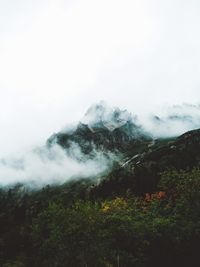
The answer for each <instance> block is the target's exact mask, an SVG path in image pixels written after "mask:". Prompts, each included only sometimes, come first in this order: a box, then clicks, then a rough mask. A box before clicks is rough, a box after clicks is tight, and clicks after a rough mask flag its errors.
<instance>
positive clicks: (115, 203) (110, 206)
mask: <svg viewBox="0 0 200 267" xmlns="http://www.w3.org/2000/svg"><path fill="white" fill-rule="evenodd" d="M127 206H128V204H127V202H126V200H125V199H124V198H120V197H117V198H115V199H114V200H111V201H105V202H103V203H102V207H101V211H102V212H104V213H107V212H109V211H112V210H124V209H126V208H127Z"/></svg>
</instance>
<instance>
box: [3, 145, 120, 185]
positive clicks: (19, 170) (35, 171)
mask: <svg viewBox="0 0 200 267" xmlns="http://www.w3.org/2000/svg"><path fill="white" fill-rule="evenodd" d="M114 159H115V157H114V156H113V155H112V154H109V153H108V154H106V155H105V154H103V153H101V152H97V151H96V150H93V153H92V157H90V156H86V155H85V154H83V153H82V152H81V150H80V148H79V147H78V146H77V145H76V144H72V146H71V148H70V149H69V150H68V151H64V150H63V149H62V148H61V147H60V146H58V145H53V146H52V147H51V148H47V147H43V148H37V149H34V150H31V151H26V152H24V153H21V155H16V156H12V157H9V158H6V159H1V160H0V186H1V187H6V186H12V185H15V184H17V183H21V184H23V185H25V186H28V187H31V188H41V187H43V186H45V185H47V184H57V185H58V184H63V183H65V182H67V181H69V180H72V179H80V178H95V177H96V176H97V175H100V174H102V173H105V172H106V171H107V170H108V169H110V168H111V166H112V163H113V160H114Z"/></svg>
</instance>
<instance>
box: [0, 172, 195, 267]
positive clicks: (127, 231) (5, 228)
mask: <svg viewBox="0 0 200 267" xmlns="http://www.w3.org/2000/svg"><path fill="white" fill-rule="evenodd" d="M87 188H88V183H87V181H85V182H80V183H71V184H70V185H67V186H64V187H46V188H44V189H43V190H41V191H37V192H31V193H30V192H27V191H26V190H25V189H23V187H22V186H18V187H15V188H13V189H9V190H1V192H0V266H2V267H40V266H41V267H79V266H80V267H82V266H83V267H134V266H135V267H151V266H155V267H157V266H162V267H163V266H172V267H173V266H176V267H178V266H181V267H184V266H185V267H186V266H187V267H188V266H192V267H195V266H198V267H199V266H200V170H199V169H194V170H192V171H190V172H184V171H180V172H177V171H175V170H171V171H168V172H165V173H163V174H162V178H161V181H160V183H159V186H158V188H159V189H158V191H157V192H154V193H152V192H151V193H150V192H147V193H146V194H145V195H144V196H142V197H136V196H134V195H133V194H131V192H128V193H127V194H126V195H124V196H118V197H115V198H113V199H108V198H107V199H92V200H90V199H87V197H86V195H87V194H85V192H86V191H87Z"/></svg>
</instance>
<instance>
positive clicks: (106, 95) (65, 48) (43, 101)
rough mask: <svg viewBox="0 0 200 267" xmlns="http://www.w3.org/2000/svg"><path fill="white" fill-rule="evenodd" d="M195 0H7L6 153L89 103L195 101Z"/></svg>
mask: <svg viewBox="0 0 200 267" xmlns="http://www.w3.org/2000/svg"><path fill="white" fill-rule="evenodd" d="M199 9H200V3H199V1H197V0H191V1H186V0H184V1H182V0H173V1H172V0H169V1H158V0H123V1H122V0H115V1H114V0H101V1H99V0H85V1H81V0H75V1H71V0H70V1H67V0H59V1H58V0H51V1H47V0H40V1H39V0H30V1H25V0H19V1H14V0H7V1H0V125H1V131H0V148H1V149H0V155H4V154H7V153H13V151H15V150H18V149H19V150H21V149H22V147H24V146H27V145H28V144H35V143H37V142H44V141H45V139H46V138H47V137H48V136H49V135H50V134H51V133H52V132H53V131H57V130H59V129H60V128H61V127H62V126H64V125H65V124H67V123H68V122H72V121H74V120H78V119H79V118H81V117H82V116H83V113H84V112H85V110H86V109H87V108H88V106H90V105H91V104H92V103H94V102H97V101H99V100H100V99H105V100H106V101H107V102H108V103H111V104H112V105H115V106H117V105H119V106H120V107H122V108H127V109H129V110H130V111H132V112H133V113H144V112H148V111H149V110H151V109H152V106H154V105H158V104H160V105H162V104H163V103H171V104H174V103H181V102H194V101H195V102H198V101H199V97H200V93H199V92H200V91H199V87H200V81H199V73H200V67H199V61H200V52H199V51H200V50H199V45H200V38H199V34H198V31H199V25H200V17H199V11H200V10H199Z"/></svg>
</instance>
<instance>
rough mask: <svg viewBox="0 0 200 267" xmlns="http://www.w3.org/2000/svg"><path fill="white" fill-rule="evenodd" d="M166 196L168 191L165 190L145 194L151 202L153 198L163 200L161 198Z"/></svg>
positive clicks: (146, 198)
mask: <svg viewBox="0 0 200 267" xmlns="http://www.w3.org/2000/svg"><path fill="white" fill-rule="evenodd" d="M165 197H166V192H165V191H159V192H156V193H154V194H149V193H146V194H145V201H147V202H149V201H152V200H156V199H157V200H161V199H164V198H165Z"/></svg>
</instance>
